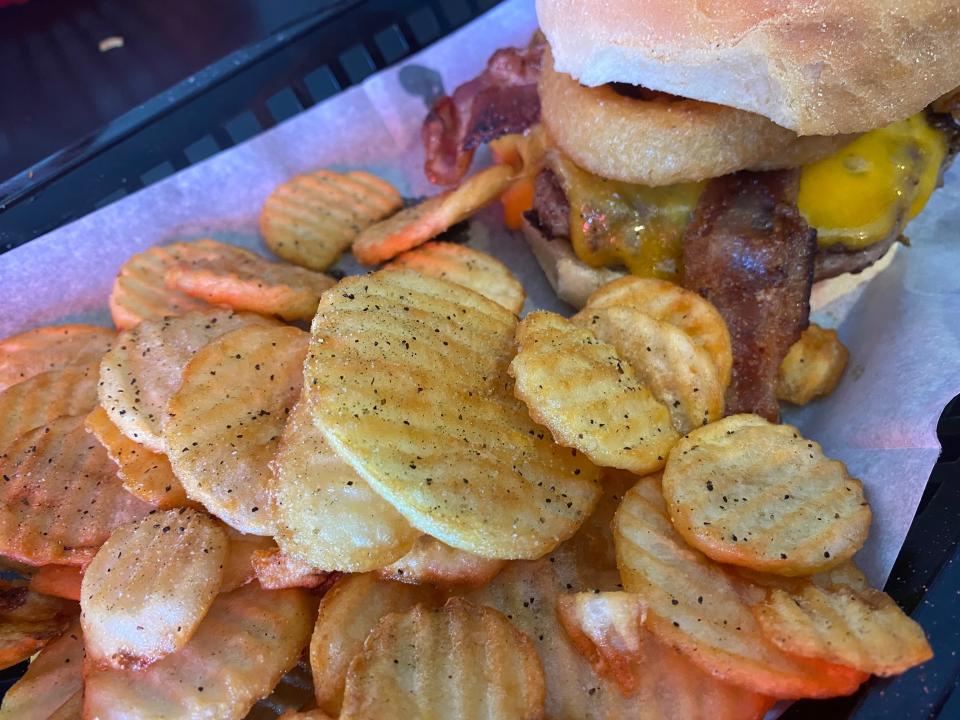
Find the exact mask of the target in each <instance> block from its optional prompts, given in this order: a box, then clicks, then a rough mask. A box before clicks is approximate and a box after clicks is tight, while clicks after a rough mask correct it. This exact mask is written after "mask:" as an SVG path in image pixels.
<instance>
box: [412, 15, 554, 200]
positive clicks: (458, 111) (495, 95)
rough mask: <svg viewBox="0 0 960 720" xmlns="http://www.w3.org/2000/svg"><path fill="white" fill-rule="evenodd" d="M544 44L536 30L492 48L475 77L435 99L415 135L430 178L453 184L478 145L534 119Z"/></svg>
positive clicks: (518, 129) (536, 118)
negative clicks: (526, 38)
mask: <svg viewBox="0 0 960 720" xmlns="http://www.w3.org/2000/svg"><path fill="white" fill-rule="evenodd" d="M544 44H545V40H544V39H543V35H542V34H540V33H539V32H537V33H535V34H534V36H533V38H531V40H530V44H529V45H527V47H525V48H502V49H500V50H497V51H496V52H495V53H494V54H493V55H492V56H491V57H490V60H489V61H488V62H487V67H486V69H485V70H484V71H483V72H482V73H480V75H478V76H477V77H475V78H474V79H473V80H470V81H468V82H466V83H464V84H463V85H461V86H460V87H458V88H457V89H456V90H454V92H453V95H452V96H444V97H441V98H440V99H439V100H437V101H436V103H434V106H433V108H432V109H431V110H430V113H429V114H428V115H427V118H426V120H424V122H423V129H422V130H421V133H420V135H421V138H422V139H423V148H424V152H425V155H426V161H425V163H424V172H425V173H426V175H427V178H428V179H429V180H430V182H432V183H437V184H442V185H450V184H453V183H456V182H458V181H459V180H460V179H461V178H462V177H463V176H464V175H465V174H466V172H467V168H469V167H470V161H471V160H472V159H473V153H474V152H475V151H476V149H477V147H479V146H480V145H482V144H483V143H485V142H489V141H490V140H493V139H494V138H498V137H500V136H501V135H506V134H507V133H515V132H523V131H524V130H526V129H527V128H528V127H530V126H531V125H533V124H534V123H536V122H538V121H539V119H540V97H539V96H538V95H537V79H538V78H539V76H540V60H541V57H542V56H543V48H544Z"/></svg>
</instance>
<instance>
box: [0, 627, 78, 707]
mask: <svg viewBox="0 0 960 720" xmlns="http://www.w3.org/2000/svg"><path fill="white" fill-rule="evenodd" d="M82 693H83V636H82V634H81V632H80V621H79V619H76V620H74V621H73V622H72V623H71V624H70V625H69V627H68V628H67V629H66V630H65V631H64V632H63V633H62V634H61V635H60V636H59V637H58V638H57V639H55V640H53V641H52V642H51V643H50V644H49V645H47V646H46V647H45V648H43V650H41V651H40V654H39V655H37V657H36V658H34V659H33V661H32V662H31V663H30V666H29V667H28V668H27V672H26V673H25V674H24V675H23V677H21V678H20V679H19V680H17V682H16V683H14V684H13V686H12V687H11V688H10V689H9V690H7V692H6V694H5V695H4V696H3V705H2V706H0V720H49V719H50V718H54V717H62V718H64V720H66V718H79V717H80V713H79V708H77V706H76V705H75V703H76V697H77V696H78V695H80V694H82ZM62 708H63V709H66V710H69V709H71V708H73V709H74V710H76V712H75V713H74V714H73V715H68V714H62V715H57V714H56V713H57V712H58V711H59V710H61V709H62Z"/></svg>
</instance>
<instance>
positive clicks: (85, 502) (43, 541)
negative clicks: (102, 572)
mask: <svg viewBox="0 0 960 720" xmlns="http://www.w3.org/2000/svg"><path fill="white" fill-rule="evenodd" d="M21 384H23V383H21ZM14 387H17V386H16V385H14ZM0 465H2V466H3V478H4V482H3V483H2V484H0V554H2V555H7V556H9V557H12V558H14V559H16V560H19V561H20V562H25V563H29V564H31V565H50V564H60V565H85V564H87V563H88V562H89V561H90V559H91V558H92V557H93V555H94V553H96V551H97V548H99V547H100V545H102V544H103V543H104V542H105V541H106V539H107V538H108V537H109V536H110V533H111V532H112V531H113V529H114V528H116V527H118V526H120V525H122V524H123V523H125V522H129V521H130V520H134V519H136V518H140V517H143V516H144V515H146V514H147V513H148V512H149V511H150V510H151V506H150V505H147V504H146V503H144V502H143V501H142V500H139V499H138V498H136V497H134V496H133V495H131V494H130V493H128V492H127V491H126V490H124V489H123V485H121V484H120V479H119V478H118V477H117V468H116V465H114V464H113V462H112V461H111V460H110V458H109V457H107V453H106V451H105V450H104V449H103V447H102V446H101V445H100V443H98V442H97V440H96V438H94V437H93V436H92V435H90V434H89V433H88V432H87V431H86V430H85V429H84V427H83V418H82V417H69V416H68V417H62V418H58V419H56V420H54V421H53V422H51V423H49V424H48V425H44V426H43V427H39V428H35V429H34V430H31V431H30V432H28V433H26V434H24V435H21V436H20V437H19V438H17V440H16V441H15V442H14V443H12V444H11V445H10V447H9V448H7V450H6V451H5V452H4V453H3V454H2V455H0Z"/></svg>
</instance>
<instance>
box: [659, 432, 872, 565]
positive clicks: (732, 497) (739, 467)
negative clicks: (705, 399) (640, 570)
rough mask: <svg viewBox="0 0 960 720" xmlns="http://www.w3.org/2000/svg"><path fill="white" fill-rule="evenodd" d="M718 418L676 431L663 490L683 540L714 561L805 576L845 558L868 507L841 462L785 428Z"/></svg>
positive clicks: (863, 532)
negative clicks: (677, 438) (687, 431)
mask: <svg viewBox="0 0 960 720" xmlns="http://www.w3.org/2000/svg"><path fill="white" fill-rule="evenodd" d="M746 420H747V421H749V422H751V423H754V424H753V425H747V426H742V425H741V419H740V418H738V417H737V416H731V417H730V418H725V419H723V420H721V421H719V422H715V423H712V424H710V425H707V426H706V427H702V428H698V429H697V430H694V431H693V432H691V433H690V434H689V435H687V436H685V437H684V438H683V439H682V440H681V441H680V442H679V443H677V445H676V447H674V448H673V451H672V452H671V453H670V458H669V460H668V461H667V466H666V468H665V470H664V473H663V494H664V497H665V498H666V501H667V506H668V508H669V512H670V519H671V520H672V521H673V525H674V527H676V529H677V531H678V532H679V533H680V535H682V536H683V538H684V539H685V540H686V541H687V542H688V543H690V544H691V545H692V546H693V547H695V548H697V549H698V550H700V551H701V552H703V553H704V554H706V555H707V556H709V557H711V558H713V559H714V560H716V561H717V562H723V563H729V564H732V565H743V566H745V567H749V568H752V569H754V570H761V571H763V572H770V573H775V574H779V575H812V574H813V573H817V572H822V571H824V570H827V569H829V568H831V567H833V566H835V565H839V564H840V563H842V562H843V561H844V560H847V559H849V558H851V557H852V556H853V554H854V553H856V552H857V550H859V549H860V548H861V547H862V546H863V543H864V541H865V540H866V539H867V533H868V532H869V530H870V517H871V513H870V506H869V505H868V504H867V501H866V498H865V497H864V494H863V485H862V484H861V483H860V481H859V480H856V479H854V478H852V477H850V475H849V473H848V472H847V468H846V466H844V464H843V463H842V462H840V461H838V460H830V459H828V458H826V457H825V456H824V454H823V450H822V449H821V448H820V445H819V444H818V443H816V442H814V441H812V440H807V439H806V438H804V437H802V436H801V435H800V432H799V431H798V430H797V429H796V428H795V427H793V426H791V425H774V424H772V423H768V422H767V421H766V420H763V419H762V418H760V417H757V416H749V417H748V418H746Z"/></svg>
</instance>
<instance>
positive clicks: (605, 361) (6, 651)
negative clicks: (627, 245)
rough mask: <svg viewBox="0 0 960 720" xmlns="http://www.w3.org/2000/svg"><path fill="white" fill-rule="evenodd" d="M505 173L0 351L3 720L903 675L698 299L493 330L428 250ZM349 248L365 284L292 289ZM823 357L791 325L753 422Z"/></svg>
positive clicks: (227, 261) (836, 484)
mask: <svg viewBox="0 0 960 720" xmlns="http://www.w3.org/2000/svg"><path fill="white" fill-rule="evenodd" d="M521 172H522V170H518V169H517V168H516V167H513V166H510V165H506V164H505V165H498V166H495V167H493V168H489V169H487V170H484V171H481V172H480V173H478V174H476V175H475V176H473V177H472V178H470V179H468V180H467V181H466V182H465V183H464V184H463V185H461V186H460V187H459V188H456V189H454V190H451V191H449V192H447V193H444V194H442V195H439V196H436V197H434V198H429V199H427V200H425V201H423V202H422V203H420V204H418V205H413V206H410V207H407V208H404V209H401V208H402V205H403V202H402V200H401V198H400V196H399V194H398V193H397V192H396V190H395V189H394V188H392V187H391V186H389V185H388V184H387V183H385V182H384V181H383V180H381V179H379V178H376V177H374V176H372V175H369V174H367V173H362V172H351V173H344V174H337V173H333V172H328V171H320V172H317V173H314V174H312V175H308V176H299V177H297V178H294V179H293V180H291V181H290V182H288V183H286V184H284V185H283V186H281V187H280V188H278V189H277V190H276V191H275V192H274V193H273V194H272V195H271V197H270V198H269V199H268V200H267V203H266V205H265V207H264V210H263V214H262V217H261V229H262V232H263V235H264V239H265V242H266V244H267V246H268V247H269V248H271V250H273V251H274V252H275V253H276V254H277V255H278V256H280V257H282V258H284V259H285V260H287V261H289V263H295V264H289V263H287V262H269V261H267V260H265V259H264V258H262V257H261V256H259V255H256V254H254V253H251V252H249V251H246V250H243V249H240V248H237V247H234V246H230V245H225V244H222V243H218V242H215V241H212V240H199V241H193V242H181V243H175V244H172V245H167V246H162V247H155V248H152V249H150V250H147V251H146V252H143V253H140V254H138V255H135V256H133V257H132V258H130V259H129V260H128V261H127V262H126V264H125V265H124V266H123V267H122V269H121V270H120V273H119V275H118V277H117V279H116V282H115V284H114V288H113V291H112V293H111V296H110V299H109V303H110V309H111V313H112V316H113V319H114V322H115V324H116V326H117V328H118V331H116V332H115V331H113V330H109V329H106V328H101V327H93V326H86V325H65V326H59V327H47V328H38V329H36V330H31V331H28V332H25V333H23V334H21V335H17V336H15V337H11V338H8V339H6V340H4V341H0V417H3V418H4V420H3V423H2V426H0V467H2V476H3V482H2V486H0V555H2V556H3V557H4V558H6V567H7V568H8V569H9V570H10V571H13V572H16V573H18V574H19V576H20V578H21V579H17V580H8V581H4V584H3V586H2V590H0V600H2V602H0V661H2V664H3V666H10V665H13V664H15V663H17V662H20V661H22V660H24V659H26V658H29V657H31V656H34V655H35V657H33V660H32V662H31V664H30V667H29V670H28V671H27V673H26V675H25V676H24V677H23V678H22V679H21V680H20V681H19V682H18V683H17V684H16V685H15V686H14V687H13V688H12V689H11V690H10V691H9V692H8V693H7V696H6V697H5V699H4V701H3V706H2V709H0V718H18V719H20V720H22V719H24V718H26V719H28V720H32V719H34V718H37V719H40V718H43V719H48V718H59V719H60V720H65V719H67V718H89V719H91V720H92V719H94V718H102V719H107V718H217V719H224V718H237V719H241V718H245V717H252V718H269V717H278V716H281V715H282V716H283V717H286V718H297V717H300V718H327V717H341V718H344V719H345V720H346V719H360V718H370V719H374V718H376V719H382V718H387V719H389V718H397V720H410V719H411V718H464V719H466V720H470V719H472V718H477V719H478V720H479V719H480V718H485V719H487V720H500V719H503V720H506V719H507V718H521V719H534V718H544V717H549V718H552V720H567V719H569V720H574V719H578V720H579V719H582V718H614V719H616V718H673V717H675V718H685V719H689V718H694V719H695V718H705V719H707V720H723V719H725V718H731V719H732V718H759V717H762V716H763V715H764V714H765V713H766V711H767V710H768V709H769V708H770V707H771V706H772V705H773V704H774V703H775V702H776V701H777V700H779V699H792V698H804V697H829V696H834V695H841V694H847V693H850V692H853V691H854V690H855V689H856V688H857V687H858V686H859V685H860V684H861V683H862V682H863V681H864V680H865V679H866V678H867V677H868V676H869V675H871V674H876V675H892V674H896V673H901V672H903V671H905V670H906V669H908V668H910V667H912V666H914V665H916V664H918V663H921V662H923V661H924V660H926V659H928V658H929V657H930V655H931V651H930V647H929V645H928V644H927V641H926V639H925V637H924V634H923V631H922V630H921V629H920V627H919V626H917V625H916V624H915V623H914V622H913V621H912V620H910V619H909V618H908V617H906V616H905V615H904V614H903V613H902V612H901V611H900V609H899V608H898V607H897V606H896V604H895V603H894V602H893V601H892V600H891V599H890V598H889V597H888V596H886V595H885V594H884V593H882V592H880V591H877V590H874V589H871V588H870V587H869V586H868V585H867V583H866V581H865V579H864V576H863V575H862V574H861V573H860V572H859V570H857V568H856V567H855V565H854V564H853V562H852V560H851V558H852V557H853V555H854V554H855V553H856V552H857V551H858V550H859V549H860V548H861V547H862V545H863V543H864V542H865V540H866V538H867V533H868V529H869V525H870V522H871V513H870V508H869V505H868V502H867V499H866V498H865V495H864V490H863V486H862V485H861V483H860V482H859V481H858V480H856V479H854V478H852V477H851V476H850V475H849V474H848V472H847V470H846V468H845V466H844V465H843V464H842V463H841V462H838V461H836V460H831V459H829V458H827V457H825V456H824V454H823V452H822V450H821V448H820V446H819V445H818V444H817V443H816V442H814V441H813V440H810V439H807V438H804V437H802V436H801V435H800V433H799V432H798V431H797V430H796V429H795V428H793V427H790V426H789V425H775V424H771V423H769V422H767V421H766V420H764V419H762V418H759V417H757V416H753V415H733V416H725V415H724V392H725V389H726V387H727V385H728V383H729V381H730V373H731V364H732V354H731V347H730V337H729V334H728V332H727V328H726V326H725V324H724V322H723V319H722V318H721V317H720V315H719V313H718V312H717V310H716V309H715V308H714V307H712V306H711V305H710V304H709V303H708V302H707V301H705V300H704V299H702V298H701V297H699V296H698V295H696V294H694V293H692V292H689V291H687V290H684V289H682V288H680V287H678V286H676V285H673V284H671V283H669V282H665V281H661V280H651V279H642V278H637V277H628V278H625V279H621V280H617V281H614V282H612V283H610V284H609V285H606V286H604V287H602V288H600V289H599V290H598V291H597V292H596V293H595V294H594V295H593V296H592V297H591V298H590V300H589V302H588V303H587V305H586V307H585V308H584V309H583V310H582V311H580V312H579V313H578V314H576V315H575V316H573V317H572V318H564V317H562V316H560V315H557V314H554V313H548V312H532V313H530V314H528V315H527V316H526V317H525V318H524V319H522V320H520V319H519V318H518V313H519V312H520V310H521V308H522V306H523V304H524V300H525V293H524V290H523V287H522V286H521V284H520V283H519V282H518V281H517V279H516V278H515V277H514V276H513V275H512V273H511V272H510V270H509V269H508V268H507V267H506V266H504V265H503V264H502V263H501V262H499V261H498V260H496V259H495V258H492V257H490V256H489V255H486V254H485V253H482V252H479V251H477V250H474V249H471V248H469V247H466V246H463V245H456V244H451V243H445V242H428V241H431V240H432V239H433V238H434V237H436V236H437V235H438V234H440V233H442V232H443V231H445V230H446V229H448V228H449V227H450V226H451V225H453V224H455V223H457V222H459V221H461V220H463V219H465V218H467V217H469V216H470V215H471V214H473V213H474V212H475V211H476V210H478V209H479V208H480V207H482V206H484V205H486V204H487V203H489V202H491V201H493V200H495V199H496V198H497V197H499V196H500V195H501V194H503V193H504V192H505V191H508V190H509V187H510V185H511V183H512V182H514V181H515V179H516V178H517V176H518V173H521ZM351 248H352V249H353V252H354V253H355V254H356V255H357V257H358V258H359V259H360V260H362V261H364V262H384V261H390V262H389V264H388V265H387V266H386V267H385V268H383V269H381V270H379V271H377V272H374V273H372V274H369V275H363V276H353V277H348V278H346V279H343V280H341V281H339V282H337V281H336V280H334V278H332V277H330V276H328V275H326V274H324V272H323V271H325V270H327V269H328V268H329V267H330V266H331V265H332V264H333V263H334V262H336V261H337V259H338V258H339V257H340V255H341V253H343V252H346V251H347V250H349V249H351ZM305 320H311V321H312V326H311V329H310V332H306V331H305V330H304V329H302V325H301V326H297V325H296V323H297V322H298V321H305ZM289 323H294V324H289ZM846 359H847V357H846V350H845V348H843V346H842V345H841V344H840V343H839V341H838V340H837V337H836V334H835V333H833V332H832V331H827V330H823V329H821V328H817V327H815V326H812V327H811V328H810V330H808V331H807V333H805V334H804V336H803V338H802V339H801V340H800V341H799V342H798V343H797V344H796V345H795V346H794V348H793V349H792V350H791V353H790V355H788V357H787V358H786V360H785V361H784V363H783V365H782V367H781V370H780V379H779V388H780V390H779V392H780V396H781V398H782V399H784V400H787V401H791V402H795V403H804V402H808V401H810V400H811V399H812V398H814V397H817V396H819V395H823V394H826V393H828V392H830V391H831V390H832V389H833V387H835V385H836V384H837V382H838V381H839V378H840V375H841V374H842V372H843V368H844V366H845V364H846ZM37 653H38V654H37Z"/></svg>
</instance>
